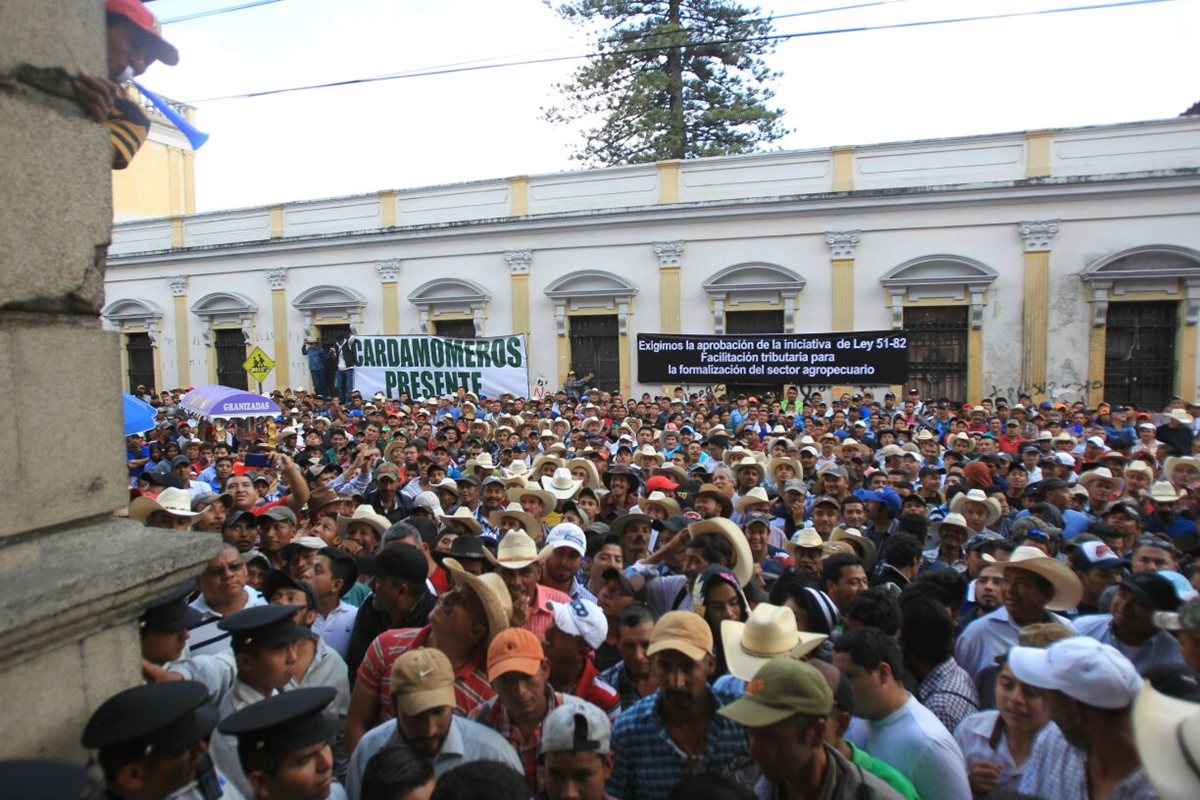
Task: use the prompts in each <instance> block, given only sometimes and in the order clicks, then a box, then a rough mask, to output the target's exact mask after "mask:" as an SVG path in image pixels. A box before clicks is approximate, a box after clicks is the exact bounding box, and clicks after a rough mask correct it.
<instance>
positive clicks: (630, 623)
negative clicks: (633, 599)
mask: <svg viewBox="0 0 1200 800" xmlns="http://www.w3.org/2000/svg"><path fill="white" fill-rule="evenodd" d="M643 622H649V623H651V624H653V622H654V612H653V611H651V610H650V609H649V607H648V606H645V605H643V604H642V603H634V604H633V605H628V606H625V608H623V609H621V613H620V614H618V615H617V627H619V628H636V627H637V626H638V625H641V624H642V623H643Z"/></svg>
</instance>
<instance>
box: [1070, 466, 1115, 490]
mask: <svg viewBox="0 0 1200 800" xmlns="http://www.w3.org/2000/svg"><path fill="white" fill-rule="evenodd" d="M1096 481H1108V482H1109V483H1111V484H1112V485H1113V488H1114V489H1116V490H1117V491H1120V490H1121V487H1123V486H1124V485H1125V481H1124V480H1123V479H1122V478H1120V477H1118V476H1116V475H1113V474H1112V470H1110V469H1109V468H1108V467H1097V468H1096V469H1089V470H1088V471H1087V472H1085V473H1083V474H1082V475H1080V476H1079V481H1078V483H1079V485H1080V486H1082V487H1084V488H1085V489H1086V488H1087V487H1089V486H1091V485H1092V484H1093V483H1095V482H1096Z"/></svg>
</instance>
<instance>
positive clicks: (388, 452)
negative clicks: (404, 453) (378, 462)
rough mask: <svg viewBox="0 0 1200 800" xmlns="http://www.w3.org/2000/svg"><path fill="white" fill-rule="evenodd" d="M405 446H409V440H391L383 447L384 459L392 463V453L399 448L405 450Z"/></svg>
mask: <svg viewBox="0 0 1200 800" xmlns="http://www.w3.org/2000/svg"><path fill="white" fill-rule="evenodd" d="M405 447H408V442H406V441H405V440H403V439H396V440H395V441H393V442H389V443H388V446H387V447H385V448H383V460H384V461H387V462H389V463H392V453H395V452H396V451H397V450H403V449H404V448H405Z"/></svg>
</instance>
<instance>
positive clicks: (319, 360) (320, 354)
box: [300, 344, 329, 372]
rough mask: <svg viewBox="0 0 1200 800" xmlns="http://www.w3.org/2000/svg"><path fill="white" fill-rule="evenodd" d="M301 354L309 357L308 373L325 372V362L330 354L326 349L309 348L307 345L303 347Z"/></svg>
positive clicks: (318, 346) (319, 347) (319, 346)
mask: <svg viewBox="0 0 1200 800" xmlns="http://www.w3.org/2000/svg"><path fill="white" fill-rule="evenodd" d="M300 354H301V355H306V356H308V371H309V372H324V371H325V360H326V359H327V358H328V357H329V354H328V353H326V352H325V348H324V347H321V345H317V346H316V347H309V346H308V345H307V344H304V345H301V347H300Z"/></svg>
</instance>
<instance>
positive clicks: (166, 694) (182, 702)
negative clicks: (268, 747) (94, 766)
mask: <svg viewBox="0 0 1200 800" xmlns="http://www.w3.org/2000/svg"><path fill="white" fill-rule="evenodd" d="M208 701H209V697H208V689H207V688H205V686H204V684H202V683H199V682H198V681H167V682H165V683H147V684H143V685H141V686H134V687H133V688H131V689H126V690H125V691H123V692H118V693H117V694H115V695H113V696H112V697H110V698H108V699H107V700H105V701H104V702H103V703H101V704H100V707H99V708H97V709H96V711H95V712H94V713H93V714H92V716H91V719H89V720H88V722H87V725H86V726H84V729H83V735H82V737H81V738H80V741H81V743H82V744H83V746H84V747H88V748H98V749H100V750H104V749H105V748H110V747H120V748H122V749H123V750H124V749H129V750H136V751H138V752H140V753H142V754H143V755H152V754H155V753H166V752H170V751H172V750H179V749H181V748H183V747H187V746H188V745H191V744H195V743H196V742H198V741H200V740H202V739H203V740H207V739H208V737H209V734H211V733H212V729H213V728H214V727H216V724H217V717H218V713H217V709H216V708H215V707H214V706H212V705H210V704H209V702H208Z"/></svg>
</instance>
